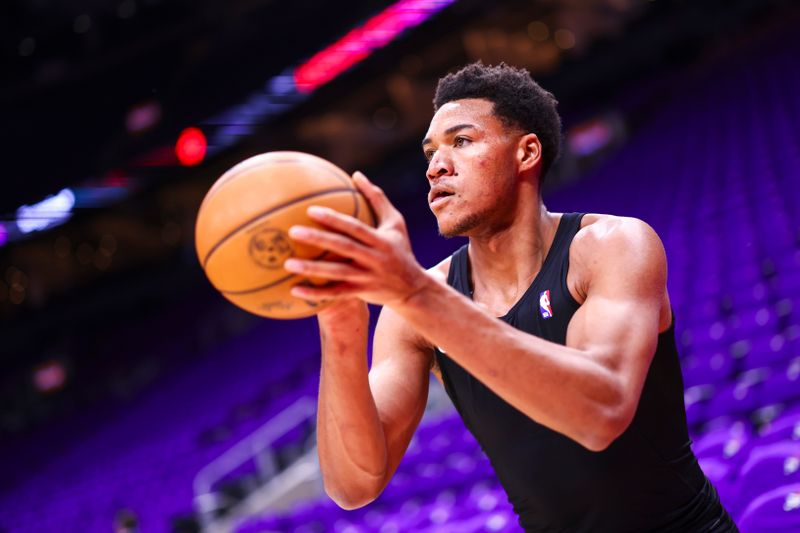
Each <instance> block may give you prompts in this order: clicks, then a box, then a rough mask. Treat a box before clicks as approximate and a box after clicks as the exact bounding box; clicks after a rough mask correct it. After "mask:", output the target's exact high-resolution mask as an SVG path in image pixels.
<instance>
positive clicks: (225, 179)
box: [203, 152, 350, 202]
mask: <svg viewBox="0 0 800 533" xmlns="http://www.w3.org/2000/svg"><path fill="white" fill-rule="evenodd" d="M298 153H302V152H298ZM309 155H310V154H309ZM270 162H271V163H280V164H284V163H296V162H297V159H292V158H289V157H288V156H287V158H286V159H274V160H272V161H270ZM311 164H313V165H315V166H317V167H318V168H320V169H321V170H324V171H325V172H329V173H330V174H332V175H333V176H334V177H335V178H336V179H338V180H339V181H341V182H342V184H344V185H348V184H349V183H350V182H349V181H347V180H348V179H349V178H347V177H345V176H342V175H341V174H339V173H338V172H336V171H334V170H333V169H332V168H330V167H327V166H325V165H322V164H320V163H319V162H318V161H313V160H312V161H311ZM256 166H257V165H256V164H255V163H254V164H253V166H247V167H245V168H243V169H241V170H240V171H238V172H236V173H234V174H231V175H230V176H224V177H223V178H222V179H221V180H220V181H218V182H217V183H214V184H213V185H212V186H211V190H210V191H209V192H210V193H211V194H210V196H208V197H207V198H204V199H203V202H205V201H206V200H208V198H211V197H212V196H214V195H215V194H217V192H219V190H220V189H221V188H222V186H223V185H224V184H226V183H228V182H229V181H231V180H232V179H233V178H236V177H238V176H241V175H242V174H244V173H245V172H247V171H249V170H252V169H253V168H255V167H256ZM342 172H344V171H342ZM214 189H216V190H214Z"/></svg>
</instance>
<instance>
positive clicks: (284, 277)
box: [195, 152, 375, 319]
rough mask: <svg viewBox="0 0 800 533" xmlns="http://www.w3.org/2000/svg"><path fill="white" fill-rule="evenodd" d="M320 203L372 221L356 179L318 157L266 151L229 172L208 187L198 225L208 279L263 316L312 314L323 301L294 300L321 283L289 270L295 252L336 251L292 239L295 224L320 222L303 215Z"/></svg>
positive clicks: (319, 255) (320, 254) (302, 255)
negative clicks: (298, 291)
mask: <svg viewBox="0 0 800 533" xmlns="http://www.w3.org/2000/svg"><path fill="white" fill-rule="evenodd" d="M312 205H321V206H326V207H329V208H332V209H335V210H337V211H339V212H341V213H346V214H348V215H352V216H354V217H356V218H358V219H359V220H361V221H363V222H365V223H367V224H369V225H371V226H374V225H375V220H374V217H373V214H372V211H371V209H370V206H369V204H368V203H367V201H366V199H365V198H364V197H363V196H362V194H361V193H360V192H359V191H358V190H357V189H356V187H355V185H354V183H353V180H352V178H351V177H350V176H349V175H348V174H347V173H345V172H344V171H343V170H342V169H340V168H339V167H337V166H336V165H334V164H333V163H331V162H330V161H327V160H325V159H322V158H321V157H317V156H315V155H311V154H306V153H302V152H268V153H265V154H261V155H257V156H254V157H251V158H249V159H246V160H244V161H242V162H241V163H239V164H237V165H235V166H234V167H233V168H231V169H230V170H228V171H227V172H225V174H223V175H222V176H221V177H220V178H219V179H218V180H217V181H216V182H215V183H214V185H213V186H212V187H211V189H209V191H208V193H206V196H205V198H204V199H203V202H202V203H201V205H200V209H199V212H198V214H197V222H196V225H195V246H196V250H197V257H198V259H199V261H200V265H201V266H202V268H203V270H204V271H205V273H206V276H207V277H208V279H209V281H211V284H212V285H213V286H214V288H215V289H217V290H218V291H219V292H221V293H222V295H223V296H225V298H227V299H228V300H230V301H231V302H232V303H234V304H235V305H237V306H239V307H240V308H242V309H244V310H246V311H249V312H251V313H254V314H256V315H259V316H263V317H269V318H280V319H291V318H301V317H307V316H311V315H313V314H315V313H317V312H318V311H320V310H321V309H322V308H323V307H324V305H325V304H319V303H315V302H307V301H305V300H300V299H298V298H294V297H293V296H292V295H291V294H290V293H289V291H290V290H291V288H292V287H293V286H295V285H298V284H313V285H323V284H325V283H326V280H321V279H313V278H306V277H303V276H299V275H296V274H293V273H291V272H288V271H286V270H284V268H283V263H284V261H286V259H288V258H290V257H296V258H299V259H327V260H330V259H332V258H334V257H333V254H331V253H330V252H326V251H324V250H321V249H319V248H316V247H313V246H309V245H306V244H302V243H299V242H295V241H293V240H292V239H291V238H290V237H289V235H288V230H289V228H290V227H292V226H294V225H296V224H301V225H305V226H312V227H318V228H319V227H321V226H320V225H319V224H317V223H316V222H314V221H313V220H311V218H309V217H308V215H307V214H306V210H307V209H308V207H309V206H312Z"/></svg>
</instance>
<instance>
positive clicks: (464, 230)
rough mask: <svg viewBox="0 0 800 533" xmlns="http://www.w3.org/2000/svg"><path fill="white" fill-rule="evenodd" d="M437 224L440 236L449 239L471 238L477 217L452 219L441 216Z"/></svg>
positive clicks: (437, 219) (438, 217) (437, 218)
mask: <svg viewBox="0 0 800 533" xmlns="http://www.w3.org/2000/svg"><path fill="white" fill-rule="evenodd" d="M436 222H437V224H438V226H439V235H441V236H442V237H444V238H446V239H449V238H452V237H469V232H470V231H471V230H472V229H474V228H475V226H476V222H477V221H476V220H475V217H471V216H467V217H460V218H455V217H450V216H445V215H440V216H437V217H436Z"/></svg>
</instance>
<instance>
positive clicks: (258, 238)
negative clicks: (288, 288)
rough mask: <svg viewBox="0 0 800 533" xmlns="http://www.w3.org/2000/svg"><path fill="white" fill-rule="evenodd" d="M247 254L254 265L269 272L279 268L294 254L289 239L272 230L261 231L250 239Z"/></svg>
mask: <svg viewBox="0 0 800 533" xmlns="http://www.w3.org/2000/svg"><path fill="white" fill-rule="evenodd" d="M248 252H249V253H250V257H252V258H253V260H254V261H255V262H256V263H258V264H259V265H261V266H263V267H264V268H269V269H270V270H272V269H276V268H281V267H282V266H283V262H284V261H286V260H287V259H288V258H289V257H291V256H292V255H293V254H294V250H292V245H291V243H290V242H289V238H288V237H287V236H286V235H285V234H284V233H283V232H282V231H281V230H279V229H274V228H265V229H262V230H260V231H259V232H258V233H256V234H255V235H253V236H252V237H250V246H249V247H248Z"/></svg>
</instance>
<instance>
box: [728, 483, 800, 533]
mask: <svg viewBox="0 0 800 533" xmlns="http://www.w3.org/2000/svg"><path fill="white" fill-rule="evenodd" d="M736 522H737V525H738V526H739V528H740V530H741V531H742V533H788V532H790V531H800V483H794V484H790V485H783V486H780V487H777V488H774V489H772V490H769V491H767V492H765V493H764V494H761V495H760V496H758V497H757V498H755V499H754V500H753V501H752V502H750V504H749V505H748V506H747V507H746V508H745V509H744V511H743V512H742V513H741V514H740V515H739V518H738V519H737V520H736Z"/></svg>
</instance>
